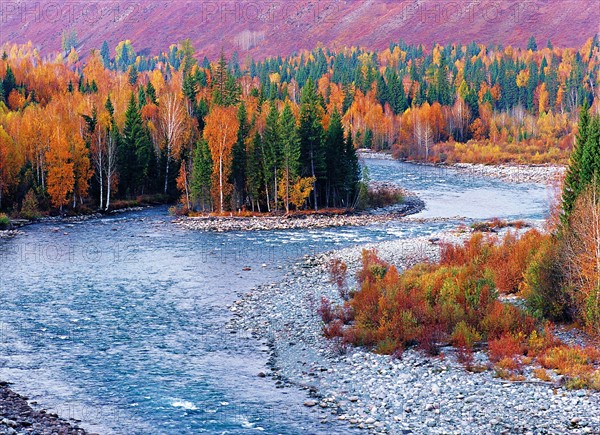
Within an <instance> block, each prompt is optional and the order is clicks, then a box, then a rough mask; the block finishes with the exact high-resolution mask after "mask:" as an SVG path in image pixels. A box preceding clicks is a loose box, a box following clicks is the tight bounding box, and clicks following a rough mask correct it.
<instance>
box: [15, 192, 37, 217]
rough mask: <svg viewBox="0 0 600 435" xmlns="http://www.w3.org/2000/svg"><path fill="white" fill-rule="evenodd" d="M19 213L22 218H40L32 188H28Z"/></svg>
mask: <svg viewBox="0 0 600 435" xmlns="http://www.w3.org/2000/svg"><path fill="white" fill-rule="evenodd" d="M19 214H20V216H21V217H22V218H23V219H29V220H35V219H39V218H40V216H41V214H40V210H39V203H38V200H37V196H36V194H35V192H34V191H33V189H29V191H28V192H27V194H26V195H25V199H23V205H22V206H21V212H20V213H19Z"/></svg>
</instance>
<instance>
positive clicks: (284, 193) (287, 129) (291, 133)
mask: <svg viewBox="0 0 600 435" xmlns="http://www.w3.org/2000/svg"><path fill="white" fill-rule="evenodd" d="M279 129H280V132H281V172H282V174H281V177H282V189H280V192H279V196H280V198H282V200H283V203H284V205H285V211H286V212H287V213H289V211H290V189H291V186H292V184H293V183H294V182H295V181H296V179H297V178H298V172H299V169H300V138H299V137H298V130H297V128H296V119H295V118H294V114H293V113H292V109H291V108H290V105H289V104H286V105H285V107H284V108H283V112H282V113H281V118H280V121H279Z"/></svg>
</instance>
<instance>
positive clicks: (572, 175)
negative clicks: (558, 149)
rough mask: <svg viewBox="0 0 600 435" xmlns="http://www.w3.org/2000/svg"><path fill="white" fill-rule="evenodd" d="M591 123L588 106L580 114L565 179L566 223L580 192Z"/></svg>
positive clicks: (564, 205)
mask: <svg viewBox="0 0 600 435" xmlns="http://www.w3.org/2000/svg"><path fill="white" fill-rule="evenodd" d="M589 123H590V114H589V110H588V108H587V106H584V107H582V108H581V111H580V113H579V132H578V134H577V138H576V142H575V148H574V149H573V152H572V153H571V158H570V161H569V167H568V169H567V175H566V177H565V182H564V189H563V195H562V207H563V214H562V217H563V222H564V223H566V221H567V220H568V218H569V216H570V215H571V212H572V211H573V207H574V206H575V200H576V199H577V195H579V192H580V189H579V188H580V180H581V174H580V173H581V159H582V157H583V151H584V148H585V144H586V142H587V130H588V126H589Z"/></svg>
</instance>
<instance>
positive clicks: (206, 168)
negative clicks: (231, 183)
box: [190, 139, 213, 211]
mask: <svg viewBox="0 0 600 435" xmlns="http://www.w3.org/2000/svg"><path fill="white" fill-rule="evenodd" d="M212 169H213V161H212V156H211V154H210V148H209V147H208V142H206V141H205V140H204V139H200V140H199V141H198V142H197V143H196V148H195V149H194V157H193V162H192V175H191V177H190V178H191V179H190V194H191V202H192V203H193V204H194V205H195V206H196V205H199V206H200V209H201V210H202V211H209V210H212V206H211V195H210V192H211V175H212Z"/></svg>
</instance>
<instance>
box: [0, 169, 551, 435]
mask: <svg viewBox="0 0 600 435" xmlns="http://www.w3.org/2000/svg"><path fill="white" fill-rule="evenodd" d="M367 164H368V166H369V170H370V177H371V179H373V180H377V181H391V182H397V183H399V184H401V185H402V186H403V187H405V188H407V189H408V190H412V191H414V192H416V193H418V194H419V196H420V197H421V198H422V199H423V200H424V201H425V202H426V204H427V208H426V210H424V211H423V212H422V213H420V214H419V215H417V217H423V218H450V219H447V220H443V219H442V220H440V219H438V220H434V221H427V220H426V221H424V222H390V223H387V224H379V225H371V226H366V227H353V228H333V229H319V230H298V231H262V232H232V233H205V232H190V231H185V230H181V229H179V228H178V227H177V226H174V225H171V223H170V221H171V218H170V217H169V216H168V213H167V210H166V208H153V209H147V210H144V211H140V212H131V213H126V214H121V215H114V216H111V217H106V218H100V219H92V220H87V221H81V222H78V223H57V222H54V223H53V222H45V223H40V224H36V225H32V226H29V227H27V228H26V229H25V234H24V235H19V236H17V237H16V238H13V239H10V240H0V379H2V380H6V381H9V382H12V383H14V385H13V388H14V389H15V390H17V391H19V392H21V393H23V394H26V395H28V396H29V398H30V399H32V400H37V401H38V402H39V404H40V405H41V406H43V407H45V408H46V409H49V410H51V411H53V412H56V413H58V414H59V415H61V416H62V417H65V418H75V419H77V420H82V423H81V424H82V425H83V426H84V427H86V428H88V429H90V430H92V431H97V432H99V433H102V434H104V433H117V434H121V433H122V434H196V433H256V432H261V431H264V432H265V433H328V434H329V433H337V432H339V433H343V432H345V429H344V428H339V429H338V428H336V427H335V426H331V425H323V424H321V423H320V422H319V421H318V420H317V417H315V416H314V415H313V413H310V412H307V411H306V408H304V406H303V402H304V400H306V392H303V391H300V390H296V389H295V388H284V389H279V388H276V385H275V383H274V382H273V381H272V380H271V379H269V378H261V377H258V376H257V374H258V373H259V372H261V371H265V372H266V371H267V368H266V363H267V358H268V352H267V351H268V348H267V347H266V346H265V343H262V342H260V341H258V340H257V339H254V338H252V337H251V336H249V335H247V334H244V333H243V332H242V333H237V334H233V333H231V331H229V330H227V329H226V328H224V325H225V324H226V322H227V320H228V319H229V318H230V316H231V314H230V312H229V310H228V309H227V306H228V305H230V304H231V303H232V302H233V301H235V300H236V299H239V298H240V296H241V295H243V294H244V293H246V292H247V291H249V290H250V289H251V288H253V287H256V286H257V285H260V284H263V283H269V282H275V281H277V279H279V278H280V277H281V276H282V274H283V272H284V271H285V269H286V267H287V266H288V265H289V264H290V263H291V262H292V261H294V260H295V259H298V258H300V257H302V256H304V255H309V254H314V253H318V252H323V251H329V250H332V249H336V248H341V247H345V246H350V245H356V244H362V243H367V242H376V241H383V240H390V239H395V238H403V237H414V236H419V235H428V234H432V233H434V232H437V231H440V230H444V229H445V228H449V227H454V226H456V225H457V224H458V223H460V222H467V223H468V222H470V221H472V220H477V219H484V218H491V217H501V218H511V219H517V218H518V219H529V220H538V219H542V218H543V217H544V216H545V215H546V214H547V212H548V209H549V197H550V195H549V192H548V190H547V189H546V188H545V187H543V186H540V185H533V184H509V183H506V182H503V181H499V180H493V179H488V178H481V177H477V176H474V175H469V174H465V173H458V172H455V171H452V170H448V169H440V168H434V167H424V166H415V165H410V164H402V163H398V162H395V161H386V160H368V161H367ZM245 268H250V269H251V270H249V271H247V270H243V269H245Z"/></svg>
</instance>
